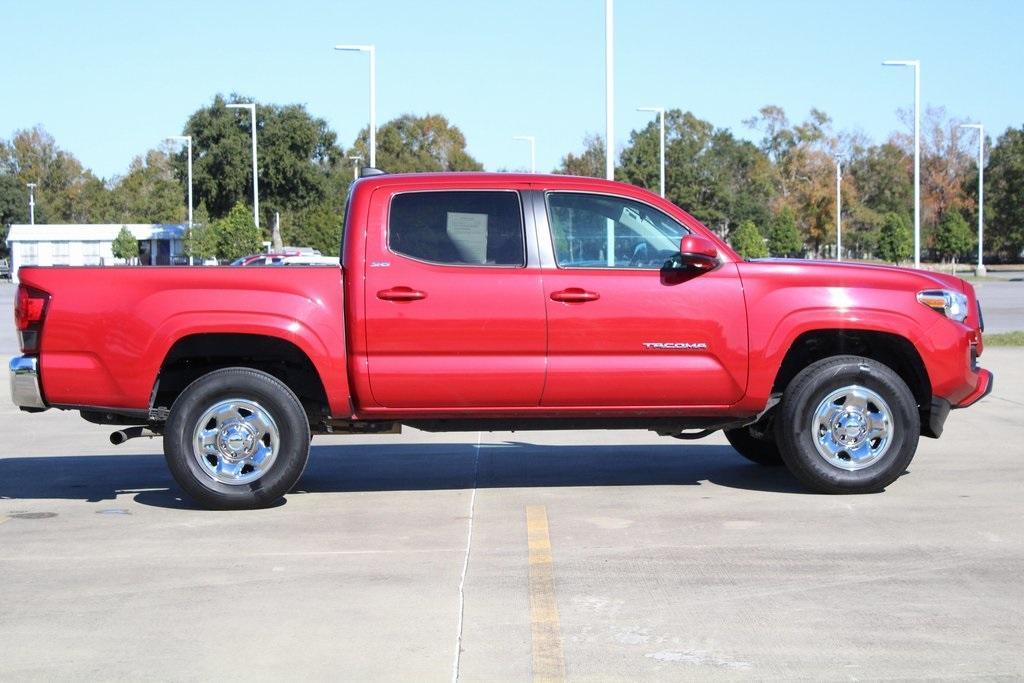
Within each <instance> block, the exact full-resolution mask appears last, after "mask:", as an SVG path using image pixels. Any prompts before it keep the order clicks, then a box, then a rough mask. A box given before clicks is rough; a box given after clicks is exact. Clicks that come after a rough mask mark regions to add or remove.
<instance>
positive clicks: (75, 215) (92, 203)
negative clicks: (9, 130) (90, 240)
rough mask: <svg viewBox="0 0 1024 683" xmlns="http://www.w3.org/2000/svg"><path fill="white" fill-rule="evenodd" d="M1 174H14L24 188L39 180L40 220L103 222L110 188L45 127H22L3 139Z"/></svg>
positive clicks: (0, 152) (0, 161)
mask: <svg viewBox="0 0 1024 683" xmlns="http://www.w3.org/2000/svg"><path fill="white" fill-rule="evenodd" d="M0 174H6V175H12V176H14V177H15V178H16V179H17V181H18V183H20V184H21V186H22V187H24V186H25V183H36V184H37V187H36V192H35V195H36V222H37V223H39V222H41V220H40V217H42V216H45V217H46V220H49V221H53V222H61V223H90V222H101V221H102V220H104V219H105V218H106V214H105V213H104V211H103V208H104V207H103V204H104V201H105V195H106V188H105V186H104V184H103V181H101V180H99V179H98V178H96V176H94V175H93V174H92V173H91V172H90V171H88V170H86V169H85V168H83V167H82V164H81V163H80V162H79V161H78V159H76V158H75V157H74V156H73V155H71V154H70V153H68V152H66V151H64V150H62V149H60V147H58V146H57V142H56V141H55V140H54V139H53V136H52V135H50V134H49V133H47V132H46V130H44V129H43V128H42V127H41V126H37V127H35V128H32V129H29V130H19V131H16V132H15V133H14V136H13V137H12V138H11V139H10V140H9V141H8V140H0Z"/></svg>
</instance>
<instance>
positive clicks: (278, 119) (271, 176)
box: [0, 94, 1024, 262]
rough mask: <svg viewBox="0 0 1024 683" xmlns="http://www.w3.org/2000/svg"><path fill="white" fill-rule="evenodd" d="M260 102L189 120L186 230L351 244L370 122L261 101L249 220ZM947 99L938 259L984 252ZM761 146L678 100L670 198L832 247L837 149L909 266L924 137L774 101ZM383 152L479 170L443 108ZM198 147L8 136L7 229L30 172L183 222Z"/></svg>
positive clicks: (732, 229)
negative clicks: (88, 164) (114, 158)
mask: <svg viewBox="0 0 1024 683" xmlns="http://www.w3.org/2000/svg"><path fill="white" fill-rule="evenodd" d="M230 101H249V100H248V99H247V98H245V97H243V96H240V95H237V94H233V95H231V96H229V97H226V98H225V97H224V96H221V95H217V96H216V97H214V98H213V100H212V102H211V103H210V104H209V105H207V106H204V107H202V108H200V109H198V110H197V111H196V112H194V113H193V114H192V115H191V116H190V117H189V118H188V120H187V121H186V122H185V125H184V131H183V133H184V134H185V135H191V136H192V138H193V193H194V204H195V207H196V208H195V214H194V224H195V226H196V228H195V229H194V230H193V231H192V233H190V234H189V235H188V237H187V240H186V248H187V249H188V252H189V253H190V254H192V255H194V256H197V257H204V258H206V257H218V258H221V259H231V258H235V257H237V256H240V255H244V254H245V253H251V252H252V251H254V250H256V249H258V247H259V244H260V242H261V241H263V240H265V239H267V238H268V236H269V230H270V226H271V225H272V224H273V219H274V216H275V214H279V215H280V225H281V232H282V238H283V240H284V242H285V243H287V244H295V245H301V246H311V247H315V248H317V249H319V250H320V251H321V252H323V253H324V254H332V255H336V254H337V253H338V250H339V245H340V240H341V230H342V221H343V215H344V208H345V201H346V195H347V191H348V186H349V184H350V183H351V182H352V178H353V172H352V161H351V160H350V157H353V156H359V157H362V159H364V160H365V159H367V158H368V157H369V154H368V129H365V128H364V129H363V130H362V131H361V132H360V133H359V135H358V136H357V138H356V140H354V141H353V143H352V144H351V145H350V146H347V147H346V146H343V145H341V144H339V142H338V139H337V135H336V134H335V133H334V132H333V131H331V130H330V128H329V127H328V125H327V123H326V121H324V120H323V119H322V118H318V117H315V116H313V115H312V114H310V113H309V112H308V111H307V110H306V108H305V107H304V106H303V105H297V104H292V105H275V104H265V105H264V104H259V105H257V109H256V114H257V118H256V126H257V138H258V155H259V171H258V173H259V194H260V225H261V229H257V228H256V226H255V223H254V221H253V217H252V208H251V207H252V171H251V156H250V155H251V151H250V144H251V143H250V130H249V126H250V124H249V118H248V116H247V113H246V112H242V113H239V112H238V111H237V110H233V109H228V108H227V107H225V104H227V103H228V102H230ZM961 123H963V121H960V120H957V119H955V118H953V117H950V116H948V115H947V114H946V112H945V111H944V110H942V109H929V110H927V112H926V113H925V116H924V120H923V125H922V162H921V175H922V180H921V185H922V187H921V189H922V242H923V246H924V248H925V250H926V251H925V256H930V257H931V258H933V259H956V258H964V257H967V256H969V254H970V251H971V250H972V249H973V248H976V245H975V242H974V240H975V236H974V229H973V227H972V226H973V224H974V221H975V220H976V218H975V217H976V211H977V173H978V169H977V164H976V161H975V157H974V155H973V153H972V150H973V149H976V144H977V142H976V138H974V137H973V136H974V135H976V133H973V132H972V133H969V134H967V133H964V132H963V130H962V129H960V128H959V125H960V124H961ZM745 125H747V126H748V127H749V128H750V129H751V130H754V131H756V132H757V133H756V135H760V137H761V139H760V141H759V142H757V143H754V142H750V141H748V140H744V139H742V138H739V137H737V136H736V135H735V134H734V133H733V132H732V131H730V130H728V129H726V128H717V127H715V126H714V125H713V124H712V123H710V122H708V121H704V120H702V119H700V118H698V117H696V116H695V115H694V114H692V113H690V112H684V111H681V110H679V109H673V110H670V111H667V112H666V113H665V128H666V150H665V157H666V165H667V171H666V197H667V198H668V199H669V200H670V201H672V202H674V203H675V204H677V205H679V206H681V207H683V208H684V209H686V210H688V211H689V212H691V213H692V214H694V215H695V216H696V217H697V218H698V219H700V220H701V221H703V222H704V223H705V224H707V225H708V226H709V227H711V228H712V229H713V230H715V231H716V232H717V233H718V234H719V235H721V236H723V237H724V238H726V239H729V240H730V241H731V242H732V243H733V245H734V246H736V247H737V249H738V250H739V251H740V252H741V253H743V254H744V255H745V256H763V255H768V254H771V255H777V256H795V255H812V256H822V257H826V256H833V255H834V248H835V247H834V245H835V222H836V221H835V210H836V200H835V159H836V157H839V158H840V159H841V164H842V174H843V180H842V219H843V251H844V256H849V257H860V258H876V259H883V260H887V261H892V262H900V261H903V260H905V259H907V258H908V256H909V255H910V249H911V228H910V226H911V216H912V211H913V171H912V137H911V136H910V135H909V134H908V133H894V134H892V135H891V136H890V137H889V139H888V140H886V141H884V142H881V143H873V142H871V141H869V140H867V139H866V138H865V136H863V135H862V134H859V133H848V132H837V131H835V130H833V125H832V121H831V119H830V118H829V117H828V115H827V114H825V113H824V112H821V111H819V110H811V112H810V113H809V115H808V116H807V117H806V118H805V119H804V120H803V121H800V122H793V121H791V120H790V119H789V118H788V117H787V115H786V113H785V112H784V111H783V110H782V109H781V108H779V107H775V106H767V107H764V108H762V109H761V110H760V111H759V112H758V113H757V115H756V116H754V117H752V118H751V119H749V120H748V121H746V122H745ZM658 145H659V132H658V125H657V122H656V121H652V122H650V123H648V124H647V125H646V126H644V127H642V128H640V129H637V130H633V131H632V132H631V133H630V135H629V137H628V141H627V142H626V144H625V145H624V146H623V147H622V149H621V150H620V152H619V155H618V157H619V162H618V164H617V167H616V178H617V179H619V180H622V181H625V182H629V183H633V184H635V185H639V186H642V187H646V188H648V189H651V190H654V191H657V189H658V177H659V169H658ZM377 160H378V166H380V167H381V168H383V169H385V170H387V171H389V172H395V173H401V172H423V171H475V170H482V168H483V167H482V165H481V164H480V162H478V161H477V160H476V159H474V158H473V157H472V156H471V155H470V153H469V151H468V148H467V142H466V139H465V137H464V135H463V134H462V132H461V131H460V130H459V129H458V127H457V126H455V125H452V124H451V123H450V122H449V121H448V120H447V119H446V118H445V117H444V116H441V115H436V114H434V115H425V116H414V115H411V114H407V115H404V116H400V117H398V118H396V119H394V120H392V121H388V122H387V123H385V124H384V125H383V126H381V127H380V128H379V129H378V133H377ZM186 168H187V159H186V152H185V150H184V149H183V148H181V146H179V145H170V144H164V145H161V146H159V147H157V148H155V149H151V150H149V151H147V152H146V153H145V154H143V155H140V156H139V157H137V158H135V159H134V160H133V161H132V163H131V164H130V166H129V168H128V171H127V172H126V173H125V174H124V175H123V176H119V177H115V178H113V179H110V180H103V179H100V178H98V177H96V176H95V175H94V174H93V173H92V172H91V171H89V170H88V169H87V168H85V167H84V166H83V165H82V164H81V163H80V162H79V161H78V160H77V159H76V158H75V157H74V156H73V155H72V154H71V153H69V152H67V151H66V150H63V149H61V148H60V147H59V145H58V144H57V142H56V141H55V140H54V139H53V137H52V136H50V135H49V134H48V133H47V132H46V131H45V130H44V129H43V128H41V127H36V128H33V129H29V130H21V131H17V132H15V133H14V135H13V136H12V137H11V139H9V140H0V225H8V224H10V223H25V222H28V206H27V191H26V187H25V183H28V182H35V183H37V188H36V221H37V222H40V223H43V222H53V223H184V222H185V220H186V197H187V190H188V188H187V173H186ZM554 172H556V173H571V174H576V175H590V176H597V177H603V175H604V141H603V139H602V138H601V137H599V136H596V135H591V136H587V137H585V138H584V140H583V147H582V149H581V150H579V151H575V152H571V153H569V154H567V155H565V157H564V158H563V159H562V161H561V163H560V164H559V166H558V168H556V169H554ZM985 180H986V187H985V190H986V191H985V222H986V233H985V234H986V237H985V240H986V241H985V250H986V254H987V257H986V258H987V259H989V260H1000V259H1002V260H1012V259H1015V258H1017V257H1018V256H1019V255H1020V254H1021V251H1022V250H1024V126H1022V127H1021V128H1020V129H1014V128H1010V129H1008V130H1007V131H1005V132H1004V133H1003V134H1002V135H1000V136H999V137H998V139H997V140H995V141H994V142H992V141H986V165H985Z"/></svg>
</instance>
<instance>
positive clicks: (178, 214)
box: [109, 149, 187, 223]
mask: <svg viewBox="0 0 1024 683" xmlns="http://www.w3.org/2000/svg"><path fill="white" fill-rule="evenodd" d="M181 187H182V186H181V183H180V182H178V180H177V178H175V171H174V168H173V166H172V164H171V158H170V157H169V156H168V155H167V154H165V153H164V152H161V151H159V150H155V149H152V150H150V151H149V152H147V153H146V155H145V156H144V157H143V156H138V157H135V159H134V160H133V161H132V163H131V166H130V167H129V169H128V173H127V174H126V175H125V176H123V177H121V178H119V179H118V180H117V182H116V184H115V185H114V187H113V189H112V190H111V191H110V194H109V202H110V208H109V213H110V214H111V215H112V216H113V220H115V221H116V222H123V223H182V222H184V219H185V215H186V212H187V207H186V205H185V202H184V201H183V199H182V192H181Z"/></svg>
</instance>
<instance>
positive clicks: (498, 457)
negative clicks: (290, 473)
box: [0, 442, 808, 509]
mask: <svg viewBox="0 0 1024 683" xmlns="http://www.w3.org/2000/svg"><path fill="white" fill-rule="evenodd" d="M704 482H711V483H714V484H717V485H720V486H725V487H728V488H736V489H746V490H754V491H764V492H769V493H787V494H808V492H807V491H806V490H805V489H803V488H802V487H801V486H800V485H799V484H798V483H797V482H796V480H795V479H793V477H792V476H791V475H790V474H789V472H787V471H786V469H785V468H783V467H774V468H770V467H761V466H758V465H754V464H752V463H750V462H748V461H747V460H745V459H743V458H742V457H740V456H739V455H738V454H737V453H736V452H735V451H733V449H732V448H730V447H728V446H712V445H664V446H661V445H657V446H651V445H641V446H629V445H615V446H548V445H535V444H529V443H519V442H504V443H491V444H483V445H481V446H480V447H479V450H478V447H477V446H476V445H475V444H466V443H455V444H452V443H434V444H417V445H410V444H372V445H367V444H356V445H329V446H314V447H313V448H312V450H311V453H310V460H309V465H308V466H307V468H306V472H305V474H303V476H302V479H301V480H300V481H299V483H298V485H297V486H296V487H295V490H294V491H293V492H292V493H290V494H289V496H295V495H303V494H312V493H347V492H371V491H431V490H452V489H469V488H473V486H474V483H475V485H476V486H477V487H479V488H520V487H561V486H699V485H701V484H702V483H704ZM124 494H129V495H131V494H135V500H136V502H138V503H141V504H144V505H151V506H156V507H166V508H180V509H192V508H195V506H194V504H192V503H191V502H190V501H189V500H188V499H187V498H183V496H182V493H181V490H180V489H179V488H178V486H177V484H175V482H174V480H173V479H172V478H171V475H170V473H169V472H168V471H167V467H166V464H165V462H164V459H163V457H162V456H161V455H158V454H144V455H130V454H127V455H89V456H41V457H23V458H19V457H11V458H4V459H0V500H3V501H15V500H29V499H48V498H63V499H70V500H83V501H87V502H101V501H105V500H114V499H115V498H116V497H117V496H118V495H124Z"/></svg>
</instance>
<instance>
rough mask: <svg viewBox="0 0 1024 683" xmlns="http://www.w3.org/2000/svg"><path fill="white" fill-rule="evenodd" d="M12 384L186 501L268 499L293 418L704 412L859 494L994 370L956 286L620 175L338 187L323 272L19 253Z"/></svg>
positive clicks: (490, 421)
mask: <svg viewBox="0 0 1024 683" xmlns="http://www.w3.org/2000/svg"><path fill="white" fill-rule="evenodd" d="M20 279H21V286H20V288H19V289H18V294H17V303H16V310H15V318H16V324H17V328H18V332H19V335H20V340H21V347H22V352H23V354H24V355H22V356H19V357H17V358H14V359H12V361H11V364H10V370H11V382H12V384H11V386H12V393H13V397H14V402H15V403H16V404H17V405H19V406H21V407H22V409H23V410H26V411H30V412H31V411H39V410H44V409H46V408H51V407H52V408H60V409H65V410H78V411H80V412H81V415H82V417H84V418H85V419H87V420H89V421H92V422H95V423H99V424H109V425H117V426H124V427H125V428H124V429H119V430H118V431H115V432H114V433H113V434H112V435H111V439H112V440H113V441H114V442H115V443H118V442H121V441H124V440H126V439H128V438H131V437H133V436H139V435H153V434H157V435H162V436H163V441H164V451H165V453H166V457H167V463H168V465H169V467H170V469H171V471H172V473H173V474H174V477H175V478H176V480H177V481H178V483H179V484H180V485H181V486H182V487H183V488H184V489H185V490H186V491H187V492H188V493H189V494H190V495H192V496H193V497H194V498H196V499H197V500H198V501H200V502H201V503H202V504H204V505H207V506H210V507H219V508H244V507H256V506H261V505H267V504H269V503H271V502H273V501H275V500H277V499H279V498H280V496H282V495H283V494H285V493H286V492H287V491H288V490H289V489H290V488H291V487H292V486H293V485H294V484H295V483H296V482H297V481H298V479H299V477H300V475H301V474H302V471H303V468H304V467H305V465H306V460H307V458H308V454H309V443H310V438H311V436H312V435H314V434H344V433H374V432H392V431H394V430H396V429H400V427H401V426H402V425H408V426H412V427H416V428H418V429H423V430H428V431H459V430H472V431H476V430H527V429H571V430H575V429H622V428H629V429H635V428H642V429H650V430H654V431H656V432H657V433H659V434H662V435H665V436H673V437H678V438H684V439H689V438H697V437H701V436H704V435H707V434H709V433H711V432H714V431H716V430H719V429H722V430H725V434H726V436H727V437H728V439H729V441H730V443H731V444H732V445H733V446H734V447H735V448H736V450H737V451H739V453H741V454H742V455H744V456H746V457H747V458H749V459H751V460H753V461H755V462H758V463H762V464H776V463H785V464H786V465H787V466H788V467H789V468H790V470H792V472H793V473H794V474H795V475H796V476H797V477H798V478H799V479H800V480H802V481H803V482H804V483H805V484H806V485H808V486H809V487H811V488H812V489H815V490H818V491H822V492H829V493H858V492H868V491H878V490H880V489H882V488H883V487H885V486H887V485H889V484H890V483H892V482H893V481H894V480H895V479H896V478H897V477H899V476H900V474H902V473H903V472H904V471H905V469H906V468H907V465H908V463H909V462H910V460H911V458H912V457H913V456H914V452H915V450H916V449H917V443H918V437H919V436H920V435H924V436H930V437H938V436H939V435H940V433H941V432H942V427H943V423H944V422H945V420H946V417H947V415H948V413H949V410H950V409H951V408H963V407H966V406H969V405H971V404H972V403H974V402H976V401H977V400H978V399H980V398H981V397H983V396H984V395H985V394H987V393H988V392H989V391H990V390H991V387H992V375H991V373H990V372H988V371H987V370H984V369H981V368H979V367H978V365H977V358H978V356H980V355H981V352H982V320H981V310H980V309H979V306H978V302H977V300H976V298H975V294H974V290H973V288H972V287H971V285H970V284H968V283H966V282H963V281H962V280H959V279H957V278H954V277H951V276H948V275H941V274H936V273H928V272H923V271H917V270H904V269H897V268H888V267H880V266H866V265H851V264H836V263H823V262H813V261H802V260H800V261H798V260H775V261H772V260H755V261H744V260H743V259H741V258H740V257H738V256H737V254H736V253H735V252H733V250H732V249H730V248H729V247H728V246H727V245H726V244H725V243H723V242H722V241H721V240H720V239H719V238H718V237H716V236H715V235H714V233H712V232H711V231H710V230H708V229H707V228H706V227H704V226H703V225H701V224H700V223H699V222H698V221H697V220H695V219H694V218H693V217H692V216H690V215H689V214H687V213H686V212H685V211H682V210H681V209H679V208H678V207H676V206H674V205H673V204H671V203H669V202H667V201H665V200H664V199H661V198H660V197H657V196H655V195H653V194H651V193H649V192H646V191H644V190H641V189H639V188H636V187H632V186H630V185H625V184H621V183H613V182H607V181H604V180H595V179H591V178H573V177H565V176H543V175H511V174H437V175H390V176H389V175H378V176H372V177H366V178H362V179H360V180H359V181H357V182H355V183H354V184H353V186H352V189H351V191H350V196H349V201H348V205H347V209H346V216H345V231H344V243H343V245H342V263H341V267H340V269H339V268H338V267H309V268H302V269H287V270H281V269H269V268H203V267H198V268H182V267H173V268H171V267H169V268H110V267H107V268H28V267H26V268H23V269H22V270H21V272H20Z"/></svg>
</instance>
